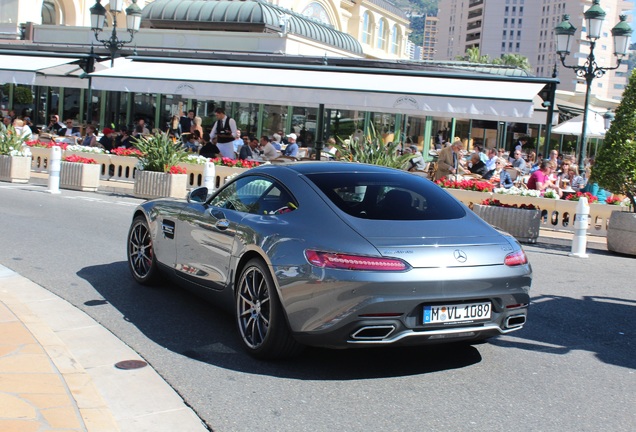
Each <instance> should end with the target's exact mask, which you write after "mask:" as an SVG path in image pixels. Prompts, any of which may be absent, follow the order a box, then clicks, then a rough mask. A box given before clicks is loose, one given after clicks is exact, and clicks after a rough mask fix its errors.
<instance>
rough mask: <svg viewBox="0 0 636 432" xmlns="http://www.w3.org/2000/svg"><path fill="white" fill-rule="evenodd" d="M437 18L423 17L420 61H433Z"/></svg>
mask: <svg viewBox="0 0 636 432" xmlns="http://www.w3.org/2000/svg"><path fill="white" fill-rule="evenodd" d="M438 24H439V18H437V17H436V16H429V15H427V16H425V17H424V39H423V42H422V60H433V59H435V52H436V51H437V26H438Z"/></svg>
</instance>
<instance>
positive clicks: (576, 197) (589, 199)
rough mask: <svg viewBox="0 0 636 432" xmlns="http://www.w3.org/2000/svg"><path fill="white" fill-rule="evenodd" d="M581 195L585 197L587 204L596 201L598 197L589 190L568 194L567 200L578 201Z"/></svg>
mask: <svg viewBox="0 0 636 432" xmlns="http://www.w3.org/2000/svg"><path fill="white" fill-rule="evenodd" d="M582 197H585V198H587V202H588V203H589V204H592V203H595V202H598V198H597V197H595V196H594V195H592V194H591V193H589V192H577V193H576V194H572V195H570V196H568V198H567V199H568V201H578V200H580V199H581V198H582Z"/></svg>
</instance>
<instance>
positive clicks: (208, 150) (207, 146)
mask: <svg viewBox="0 0 636 432" xmlns="http://www.w3.org/2000/svg"><path fill="white" fill-rule="evenodd" d="M220 154H221V150H219V148H218V147H217V146H216V144H214V143H212V142H211V141H210V135H209V134H204V135H203V146H202V147H201V148H200V149H199V155H200V156H203V157H206V158H217V157H219V156H220Z"/></svg>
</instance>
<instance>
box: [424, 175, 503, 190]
mask: <svg viewBox="0 0 636 432" xmlns="http://www.w3.org/2000/svg"><path fill="white" fill-rule="evenodd" d="M435 183H437V184H438V185H439V186H441V187H443V188H448V189H464V190H473V191H478V192H492V190H493V189H494V188H495V186H494V185H493V184H491V183H489V182H487V181H484V180H459V181H456V180H448V179H447V178H446V177H442V178H441V179H439V180H437V181H436V182H435Z"/></svg>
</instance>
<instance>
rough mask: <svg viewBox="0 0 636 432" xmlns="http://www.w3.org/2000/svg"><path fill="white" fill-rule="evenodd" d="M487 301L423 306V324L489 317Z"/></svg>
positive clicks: (490, 309)
mask: <svg viewBox="0 0 636 432" xmlns="http://www.w3.org/2000/svg"><path fill="white" fill-rule="evenodd" d="M491 311H492V306H491V305H490V303H489V302H485V303H471V304H460V305H438V306H424V324H447V323H459V322H466V321H476V320H484V319H489V318H490V313H491Z"/></svg>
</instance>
